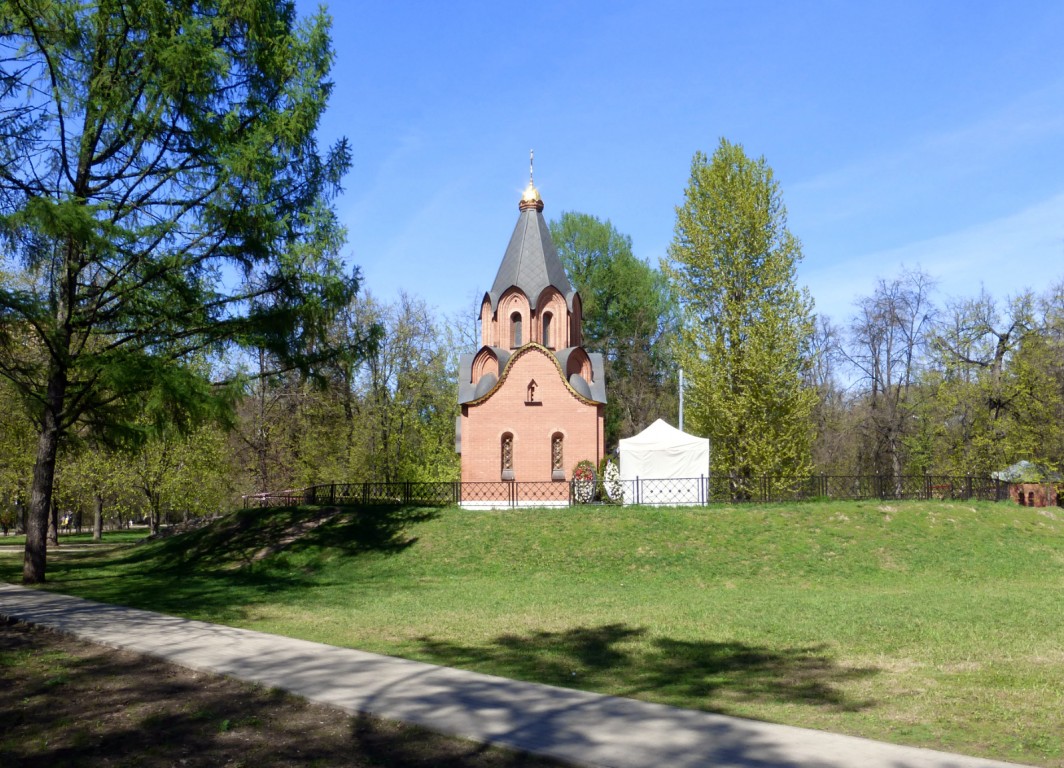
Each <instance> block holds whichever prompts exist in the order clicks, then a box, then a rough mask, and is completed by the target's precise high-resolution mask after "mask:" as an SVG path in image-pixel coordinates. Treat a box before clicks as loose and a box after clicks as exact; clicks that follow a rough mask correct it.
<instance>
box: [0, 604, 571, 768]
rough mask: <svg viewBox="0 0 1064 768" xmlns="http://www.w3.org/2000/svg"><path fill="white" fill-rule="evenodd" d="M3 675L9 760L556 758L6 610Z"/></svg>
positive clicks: (149, 766) (30, 765)
mask: <svg viewBox="0 0 1064 768" xmlns="http://www.w3.org/2000/svg"><path fill="white" fill-rule="evenodd" d="M0 679H2V680H3V684H2V685H0V765H3V766H10V767H11V768H38V767H39V768H45V767H46V766H49V767H50V766H60V765H61V766H70V767H71V768H73V767H75V766H86V767H87V766H102V767H104V768H110V767H112V766H115V767H117V766H138V767H143V768H163V766H165V767H166V768H171V767H173V766H177V767H178V768H201V767H203V768H205V767H206V766H232V767H233V768H236V766H254V767H255V768H269V767H272V766H292V767H293V768H295V766H300V768H302V767H303V766H318V767H319V768H325V767H326V766H367V767H368V766H374V767H375V768H401V767H406V766H411V767H412V766H424V767H425V768H428V767H429V766H445V767H447V766H449V767H451V768H460V767H461V768H466V767H467V766H468V767H469V768H517V767H518V766H520V767H521V768H549V767H551V766H560V765H561V764H560V763H557V762H553V761H550V760H546V759H543V758H537V757H532V756H529V755H524V754H519V753H514V752H509V751H506V750H501V749H495V748H489V747H487V746H485V745H483V744H477V743H474V742H469V741H463V740H461V739H454V738H449V737H445V736H440V735H438V734H434V733H431V732H429V731H425V730H422V729H418V728H413V727H409V726H405V725H401V724H398V723H393V722H388V721H382V720H377V719H374V718H368V717H351V716H349V715H347V714H345V713H343V712H341V711H339V710H335V709H331V708H329V707H325V706H321V705H317V704H311V703H309V702H307V701H306V700H304V699H300V698H298V697H295V696H290V695H288V694H285V693H282V692H279V691H274V690H267V689H264V688H261V687H256V686H251V685H247V684H245V683H240V682H237V681H235V680H231V679H229V678H225V677H219V676H215V675H208V674H204V673H200V672H194V671H192V670H188V669H185V668H183V667H178V666H174V665H171V664H166V663H164V662H161V661H156V660H153V659H148V658H145V657H142V656H138V655H136V654H133V653H129V652H126V651H115V650H112V649H109V648H104V647H101V646H97V645H92V644H90V643H86V642H84V641H81V640H78V639H76V638H73V637H70V636H67V635H62V634H58V633H55V632H51V631H49V630H45V629H40V628H37V627H32V626H29V625H26V624H21V623H12V622H7V621H5V620H3V619H0Z"/></svg>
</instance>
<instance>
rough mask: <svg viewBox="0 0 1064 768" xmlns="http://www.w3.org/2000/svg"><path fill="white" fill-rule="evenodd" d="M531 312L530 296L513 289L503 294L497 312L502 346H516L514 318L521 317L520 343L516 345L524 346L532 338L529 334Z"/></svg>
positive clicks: (512, 347)
mask: <svg viewBox="0 0 1064 768" xmlns="http://www.w3.org/2000/svg"><path fill="white" fill-rule="evenodd" d="M531 314H532V312H531V308H530V307H529V305H528V298H527V297H526V296H525V294H524V293H522V292H521V291H519V290H516V289H513V290H509V291H507V292H506V293H505V294H504V295H503V297H502V299H500V300H499V308H498V309H497V310H496V312H495V315H496V317H497V318H498V322H497V325H498V327H499V346H500V347H509V348H511V349H514V348H515V344H514V341H516V339H515V338H514V330H515V328H514V318H519V319H520V323H521V337H520V344H517V345H516V346H524V345H525V344H527V343H528V342H529V341H530V340H531V338H530V335H529V326H530V325H531V323H530V320H531Z"/></svg>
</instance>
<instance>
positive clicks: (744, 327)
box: [663, 139, 816, 495]
mask: <svg viewBox="0 0 1064 768" xmlns="http://www.w3.org/2000/svg"><path fill="white" fill-rule="evenodd" d="M801 258H802V250H801V244H800V243H799V241H798V239H797V238H796V237H794V235H792V234H791V232H790V230H788V229H787V211H786V208H785V207H784V205H783V197H782V194H781V193H780V190H779V184H778V183H777V182H776V179H775V177H774V175H773V173H772V169H771V168H770V167H769V166H768V163H766V162H765V159H764V158H758V159H756V160H755V159H751V158H750V157H748V156H747V155H746V152H745V151H744V150H743V147H742V146H741V145H738V144H732V143H731V142H729V141H727V140H725V139H722V140H721V142H720V146H719V147H718V148H717V151H716V152H714V154H713V157H712V158H709V157H706V155H705V154H703V153H702V152H698V153H696V154H695V156H694V160H693V161H692V163H691V178H690V181H689V183H688V186H687V190H686V192H685V194H684V202H683V204H682V205H680V206H679V207H678V208H677V209H676V228H675V235H674V238H673V242H672V245H671V246H670V248H669V259H668V261H666V262H665V263H664V265H663V266H664V271H665V274H666V275H667V276H668V277H669V279H670V281H671V283H672V286H673V290H674V292H675V294H676V295H677V296H678V297H679V298H680V301H681V304H682V307H683V310H684V325H683V334H682V338H683V342H682V343H681V344H680V346H679V350H678V352H677V358H678V360H679V362H680V364H681V365H682V366H683V368H684V370H685V372H686V373H687V378H688V381H689V382H690V383H689V385H688V388H687V394H688V396H689V402H690V406H689V408H688V413H689V414H690V417H689V419H690V424H691V426H692V427H693V429H694V431H696V432H698V433H700V434H702V435H705V436H707V437H709V438H710V441H711V451H712V459H711V466H712V471H713V472H714V473H715V474H716V475H718V476H727V477H729V478H730V479H731V482H732V485H733V488H734V492H735V493H736V494H738V495H745V494H748V493H750V491H751V484H752V482H754V479H755V478H756V477H757V476H760V475H771V476H776V477H785V478H786V477H796V476H799V475H803V474H806V473H807V472H808V471H809V469H810V465H811V464H810V462H811V459H810V443H811V429H810V413H811V412H812V409H813V405H814V403H815V402H816V391H815V390H814V389H812V388H811V387H809V386H806V384H805V381H804V378H805V377H804V374H805V369H806V367H807V365H808V358H807V347H808V343H809V340H810V337H811V336H812V333H813V315H812V300H811V298H810V297H809V295H808V292H807V291H805V290H803V289H799V288H798V287H797V286H796V284H795V268H796V265H797V264H798V262H799V260H800V259H801Z"/></svg>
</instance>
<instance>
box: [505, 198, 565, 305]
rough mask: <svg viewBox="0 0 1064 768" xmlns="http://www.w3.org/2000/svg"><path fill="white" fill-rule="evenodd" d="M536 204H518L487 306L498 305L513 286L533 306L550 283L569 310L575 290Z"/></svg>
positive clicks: (539, 207) (540, 207)
mask: <svg viewBox="0 0 1064 768" xmlns="http://www.w3.org/2000/svg"><path fill="white" fill-rule="evenodd" d="M541 209H542V204H540V206H533V205H522V206H521V214H520V216H519V217H518V219H517V226H516V227H514V233H513V235H512V236H511V237H510V244H509V245H508V246H506V254H505V255H504V256H503V257H502V264H500V265H499V272H498V274H497V275H495V282H494V283H493V284H492V286H491V290H490V291H488V296H489V297H490V298H491V308H492V309H493V310H494V309H495V308H496V307H498V306H499V298H500V297H501V296H502V295H503V294H504V293H505V292H506V291H507V290H508V289H510V288H512V287H516V288H519V289H520V290H521V291H522V292H524V294H525V296H526V297H528V301H529V303H530V304H531V305H532V307H533V308H535V307H536V302H538V301H539V296H540V294H541V293H543V290H544V289H545V288H546V287H547V286H548V285H552V286H554V287H555V288H557V289H558V291H559V292H560V293H561V295H562V296H564V297H565V303H566V304H567V305H568V306H569V308H570V309H572V306H573V295H574V294H575V293H576V292H575V291H574V290H573V286H572V285H571V284H570V283H569V278H568V277H567V276H566V274H565V267H563V266H562V262H561V259H559V258H558V251H557V250H556V249H555V248H554V241H553V240H551V238H550V229H548V227H547V222H546V221H545V220H544V218H543V214H542V213H540V210H541Z"/></svg>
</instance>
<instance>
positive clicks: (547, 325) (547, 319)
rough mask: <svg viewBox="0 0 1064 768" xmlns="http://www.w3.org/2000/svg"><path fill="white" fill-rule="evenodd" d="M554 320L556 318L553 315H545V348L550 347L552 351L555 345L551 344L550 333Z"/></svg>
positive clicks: (548, 313)
mask: <svg viewBox="0 0 1064 768" xmlns="http://www.w3.org/2000/svg"><path fill="white" fill-rule="evenodd" d="M553 319H554V317H553V315H551V313H550V312H547V313H546V314H544V315H543V346H545V347H548V348H550V349H554V345H553V344H552V343H551V338H550V331H551V328H550V325H551V320H553Z"/></svg>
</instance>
